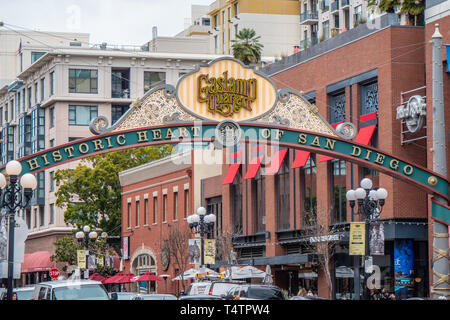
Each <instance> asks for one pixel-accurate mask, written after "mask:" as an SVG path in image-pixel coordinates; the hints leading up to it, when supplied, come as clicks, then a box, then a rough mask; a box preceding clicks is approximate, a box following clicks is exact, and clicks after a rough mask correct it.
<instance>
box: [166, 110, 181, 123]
mask: <svg viewBox="0 0 450 320" xmlns="http://www.w3.org/2000/svg"><path fill="white" fill-rule="evenodd" d="M180 115H181V114H180V113H179V112H175V113H173V114H172V115H170V116H164V117H163V122H164V124H171V123H180V122H183V120H181V119H180V118H179V117H180Z"/></svg>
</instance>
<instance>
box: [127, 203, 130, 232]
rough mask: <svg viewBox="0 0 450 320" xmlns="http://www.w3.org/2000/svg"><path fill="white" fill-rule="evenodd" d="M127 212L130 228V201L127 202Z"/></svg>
mask: <svg viewBox="0 0 450 320" xmlns="http://www.w3.org/2000/svg"><path fill="white" fill-rule="evenodd" d="M127 213H128V226H127V227H128V228H131V202H128V207H127Z"/></svg>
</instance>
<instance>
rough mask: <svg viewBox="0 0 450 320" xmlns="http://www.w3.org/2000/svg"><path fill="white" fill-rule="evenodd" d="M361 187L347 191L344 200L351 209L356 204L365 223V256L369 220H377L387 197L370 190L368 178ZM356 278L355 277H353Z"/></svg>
mask: <svg viewBox="0 0 450 320" xmlns="http://www.w3.org/2000/svg"><path fill="white" fill-rule="evenodd" d="M360 185H361V187H360V188H357V189H356V190H349V191H347V194H346V198H347V200H348V202H349V204H350V207H351V208H352V210H353V208H354V207H355V205H356V202H358V211H357V214H361V217H362V218H363V219H364V222H365V229H366V241H365V248H364V249H365V256H366V257H367V256H368V254H369V252H368V251H369V250H368V248H369V247H368V242H369V222H370V221H371V220H375V219H379V217H380V214H381V211H383V206H384V204H385V200H386V198H387V196H388V192H387V190H386V189H384V188H377V189H372V186H373V183H372V180H370V179H369V178H364V179H362V180H361V183H360ZM365 267H366V261H364V269H365ZM355 276H356V275H355ZM366 282H367V274H366V272H364V283H366ZM356 283H359V279H355V284H356ZM364 296H365V298H366V299H368V290H367V286H366V287H365V291H364Z"/></svg>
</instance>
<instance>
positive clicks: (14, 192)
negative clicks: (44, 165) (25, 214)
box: [0, 160, 37, 300]
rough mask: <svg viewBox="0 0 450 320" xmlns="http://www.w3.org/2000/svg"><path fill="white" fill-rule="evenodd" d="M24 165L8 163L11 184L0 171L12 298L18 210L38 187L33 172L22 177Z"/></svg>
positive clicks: (9, 287)
mask: <svg viewBox="0 0 450 320" xmlns="http://www.w3.org/2000/svg"><path fill="white" fill-rule="evenodd" d="M21 172H22V165H21V164H20V162H18V161H16V160H12V161H9V162H8V163H7V164H6V174H7V175H8V176H9V184H8V185H7V184H6V178H5V176H4V175H3V174H2V173H0V188H1V189H2V194H1V200H0V208H1V209H3V208H5V209H6V210H7V216H8V218H9V219H8V220H9V235H8V289H7V299H8V300H12V294H13V277H14V274H13V273H14V228H15V227H16V210H17V209H23V208H26V207H27V206H28V204H29V202H30V200H31V197H32V196H33V190H34V189H36V186H37V181H36V177H35V176H34V175H32V174H31V173H26V174H24V175H23V176H22V177H21V178H20V184H19V183H18V180H19V178H18V177H19V175H20V173H21Z"/></svg>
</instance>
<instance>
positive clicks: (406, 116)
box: [397, 95, 427, 133]
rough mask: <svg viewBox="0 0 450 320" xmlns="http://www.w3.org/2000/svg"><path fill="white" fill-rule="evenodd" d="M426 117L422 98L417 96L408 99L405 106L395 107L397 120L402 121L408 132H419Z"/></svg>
mask: <svg viewBox="0 0 450 320" xmlns="http://www.w3.org/2000/svg"><path fill="white" fill-rule="evenodd" d="M426 115H427V109H426V104H425V101H424V98H423V97H422V96H419V95H415V96H412V97H411V98H409V100H408V102H407V103H406V105H405V106H403V105H401V106H399V107H397V120H404V121H405V123H406V127H407V128H408V130H409V132H411V133H416V132H419V131H420V130H421V129H422V128H423V126H424V125H425V116H426Z"/></svg>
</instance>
